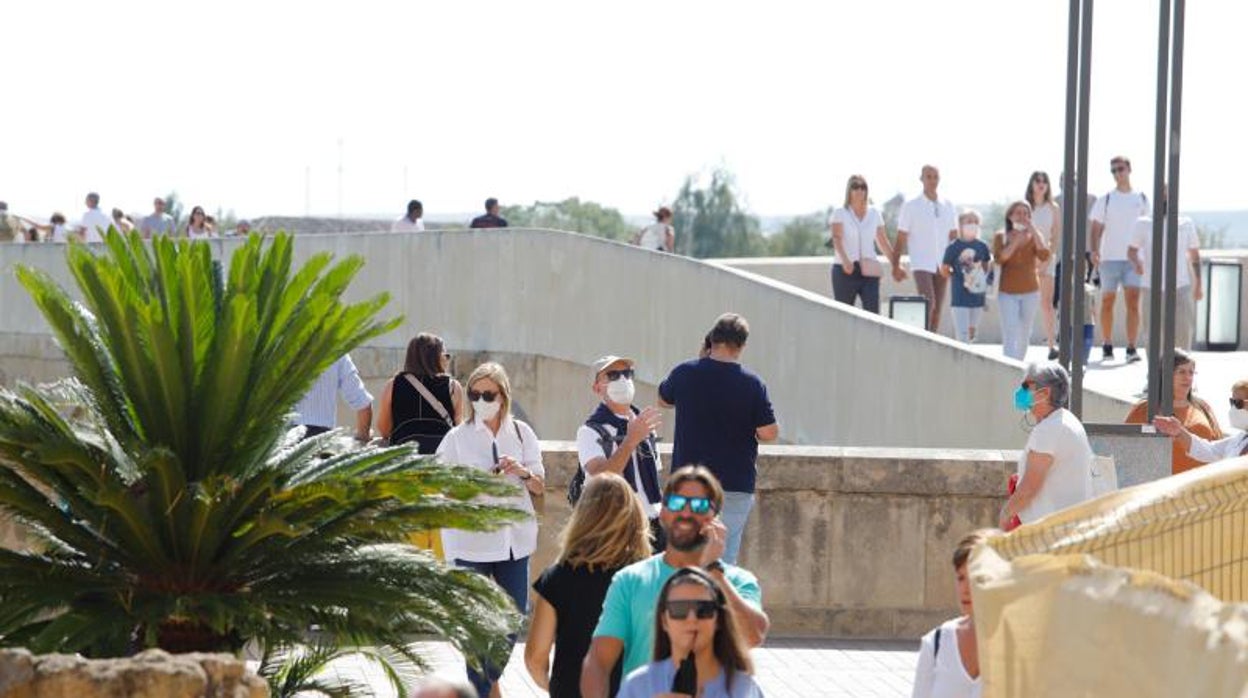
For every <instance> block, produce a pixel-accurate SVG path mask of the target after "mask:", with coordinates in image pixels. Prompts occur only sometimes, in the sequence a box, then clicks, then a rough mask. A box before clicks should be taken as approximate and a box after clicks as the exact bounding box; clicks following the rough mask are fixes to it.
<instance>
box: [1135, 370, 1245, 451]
mask: <svg viewBox="0 0 1248 698" xmlns="http://www.w3.org/2000/svg"><path fill="white" fill-rule="evenodd" d="M1230 402H1231V408H1230V411H1229V412H1227V414H1226V416H1227V420H1228V421H1229V422H1230V425H1231V427H1232V428H1234V429H1239V430H1240V432H1239V433H1237V434H1232V435H1231V436H1228V437H1226V438H1224V439H1218V440H1217V441H1209V440H1207V439H1204V438H1202V437H1200V436H1197V435H1196V434H1193V433H1192V432H1190V431H1188V430H1187V429H1185V428H1184V427H1183V422H1181V421H1179V420H1178V419H1176V418H1174V417H1166V416H1163V415H1157V416H1156V417H1153V426H1154V427H1156V428H1157V431H1159V432H1161V433H1163V434H1165V435H1166V436H1170V437H1173V438H1174V439H1175V440H1177V441H1178V442H1179V443H1180V444H1182V445H1183V447H1184V448H1185V449H1187V455H1189V456H1191V457H1192V458H1195V459H1196V460H1198V461H1200V462H1202V463H1214V462H1217V461H1220V460H1226V459H1227V458H1237V457H1239V456H1248V380H1241V381H1237V382H1236V383H1235V385H1233V386H1231V400H1230Z"/></svg>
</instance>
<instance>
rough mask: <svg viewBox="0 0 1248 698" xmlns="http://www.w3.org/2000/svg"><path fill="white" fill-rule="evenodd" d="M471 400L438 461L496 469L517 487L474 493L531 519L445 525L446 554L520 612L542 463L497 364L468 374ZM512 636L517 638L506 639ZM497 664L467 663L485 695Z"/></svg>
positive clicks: (524, 605) (492, 689) (493, 687)
mask: <svg viewBox="0 0 1248 698" xmlns="http://www.w3.org/2000/svg"><path fill="white" fill-rule="evenodd" d="M467 383H468V405H467V408H466V413H467V414H466V418H467V421H465V422H464V423H463V424H459V425H457V426H456V427H455V428H454V429H451V430H450V431H449V432H447V434H446V436H445V437H443V439H442V443H441V444H440V445H439V446H438V456H439V459H440V460H441V461H442V462H443V463H447V464H450V465H463V466H467V467H469V468H476V469H478V470H484V471H486V472H490V473H494V474H495V475H497V476H498V477H500V478H504V479H506V480H507V481H508V482H509V483H511V484H513V485H515V486H517V487H518V488H520V489H521V490H522V491H521V492H520V493H519V494H517V495H514V496H511V497H487V496H482V497H479V498H478V501H480V502H481V503H482V504H496V505H501V506H507V507H511V508H513V509H519V510H521V511H523V512H525V513H527V514H528V518H526V519H524V520H523V521H520V522H519V523H512V524H507V525H506V526H503V527H501V528H498V529H496V530H494V531H484V532H475V531H461V530H457V529H446V530H444V531H442V547H443V549H444V550H445V551H446V559H447V560H452V561H454V564H455V566H457V567H462V568H465V569H470V570H473V571H475V572H478V573H480V574H483V575H485V576H487V577H489V578H491V579H493V580H494V581H495V582H497V583H498V585H499V586H500V587H502V588H503V590H504V591H506V592H507V594H508V595H509V596H511V598H512V600H513V601H514V602H515V604H516V608H517V609H518V610H519V611H520V613H522V614H523V613H527V612H528V598H529V591H528V587H529V556H530V555H532V554H533V552H534V551H535V550H536V549H537V518H536V514H535V510H534V509H533V501H532V496H533V495H540V494H542V492H544V491H545V483H544V478H545V476H546V470H545V468H543V467H542V449H541V445H540V444H539V443H538V441H537V434H535V433H534V432H533V429H532V428H530V427H529V425H528V424H525V423H524V422H522V421H520V420H518V419H515V418H514V417H512V416H511V381H510V380H508V378H507V372H506V371H504V370H503V367H502V366H500V365H499V364H496V363H493V362H490V363H484V364H481V365H480V366H478V367H477V368H476V369H474V370H473V372H472V373H471V374H469V375H468V381H467ZM508 639H509V640H510V641H511V642H513V643H514V642H515V637H514V636H511V637H509V638H508ZM502 673H503V672H502V667H496V666H493V665H488V664H487V666H486V667H485V673H484V675H483V674H481V673H478V672H477V671H475V670H474V669H472V668H471V667H469V669H468V679H469V680H470V681H472V683H473V685H474V686H476V687H477V691H478V692H480V694H481V695H482V696H483V697H484V696H486V695H491V696H496V695H498V693H497V691H498V685H497V681H498V677H499V676H501V675H502Z"/></svg>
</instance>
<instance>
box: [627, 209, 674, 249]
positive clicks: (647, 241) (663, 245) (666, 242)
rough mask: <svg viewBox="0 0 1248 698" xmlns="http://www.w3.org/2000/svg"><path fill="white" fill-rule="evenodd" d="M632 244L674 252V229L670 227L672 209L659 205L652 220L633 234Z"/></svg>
mask: <svg viewBox="0 0 1248 698" xmlns="http://www.w3.org/2000/svg"><path fill="white" fill-rule="evenodd" d="M633 244H634V245H637V246H638V247H642V248H645V249H647V250H658V251H660V252H674V251H675V250H676V229H675V228H673V227H672V209H670V208H668V207H666V206H660V207H659V210H657V211H655V212H654V222H653V223H651V224H650V225H648V226H646V227H644V228H642V229H641V230H639V231H638V232H637V234H636V235H635V236H633Z"/></svg>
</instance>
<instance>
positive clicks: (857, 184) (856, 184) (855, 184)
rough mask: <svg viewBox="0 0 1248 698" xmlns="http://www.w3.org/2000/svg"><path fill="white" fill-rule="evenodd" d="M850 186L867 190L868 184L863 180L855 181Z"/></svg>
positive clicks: (851, 188) (852, 188)
mask: <svg viewBox="0 0 1248 698" xmlns="http://www.w3.org/2000/svg"><path fill="white" fill-rule="evenodd" d="M849 188H850V190H854V189H861V190H863V191H866V190H867V185H865V184H863V183H862V182H854V183H853V184H851V185H849Z"/></svg>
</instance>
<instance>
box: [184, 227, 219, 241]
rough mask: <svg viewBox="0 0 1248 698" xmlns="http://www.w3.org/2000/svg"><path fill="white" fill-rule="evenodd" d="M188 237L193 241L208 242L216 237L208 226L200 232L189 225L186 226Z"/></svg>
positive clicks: (200, 229)
mask: <svg viewBox="0 0 1248 698" xmlns="http://www.w3.org/2000/svg"><path fill="white" fill-rule="evenodd" d="M186 236H187V237H188V238H190V239H192V240H207V239H208V238H210V237H214V235H213V233H212V230H211V229H210V228H209V227H208V226H206V225H205V226H204V227H202V228H199V229H198V230H196V229H195V228H192V227H191V226H189V225H188V226H186Z"/></svg>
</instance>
